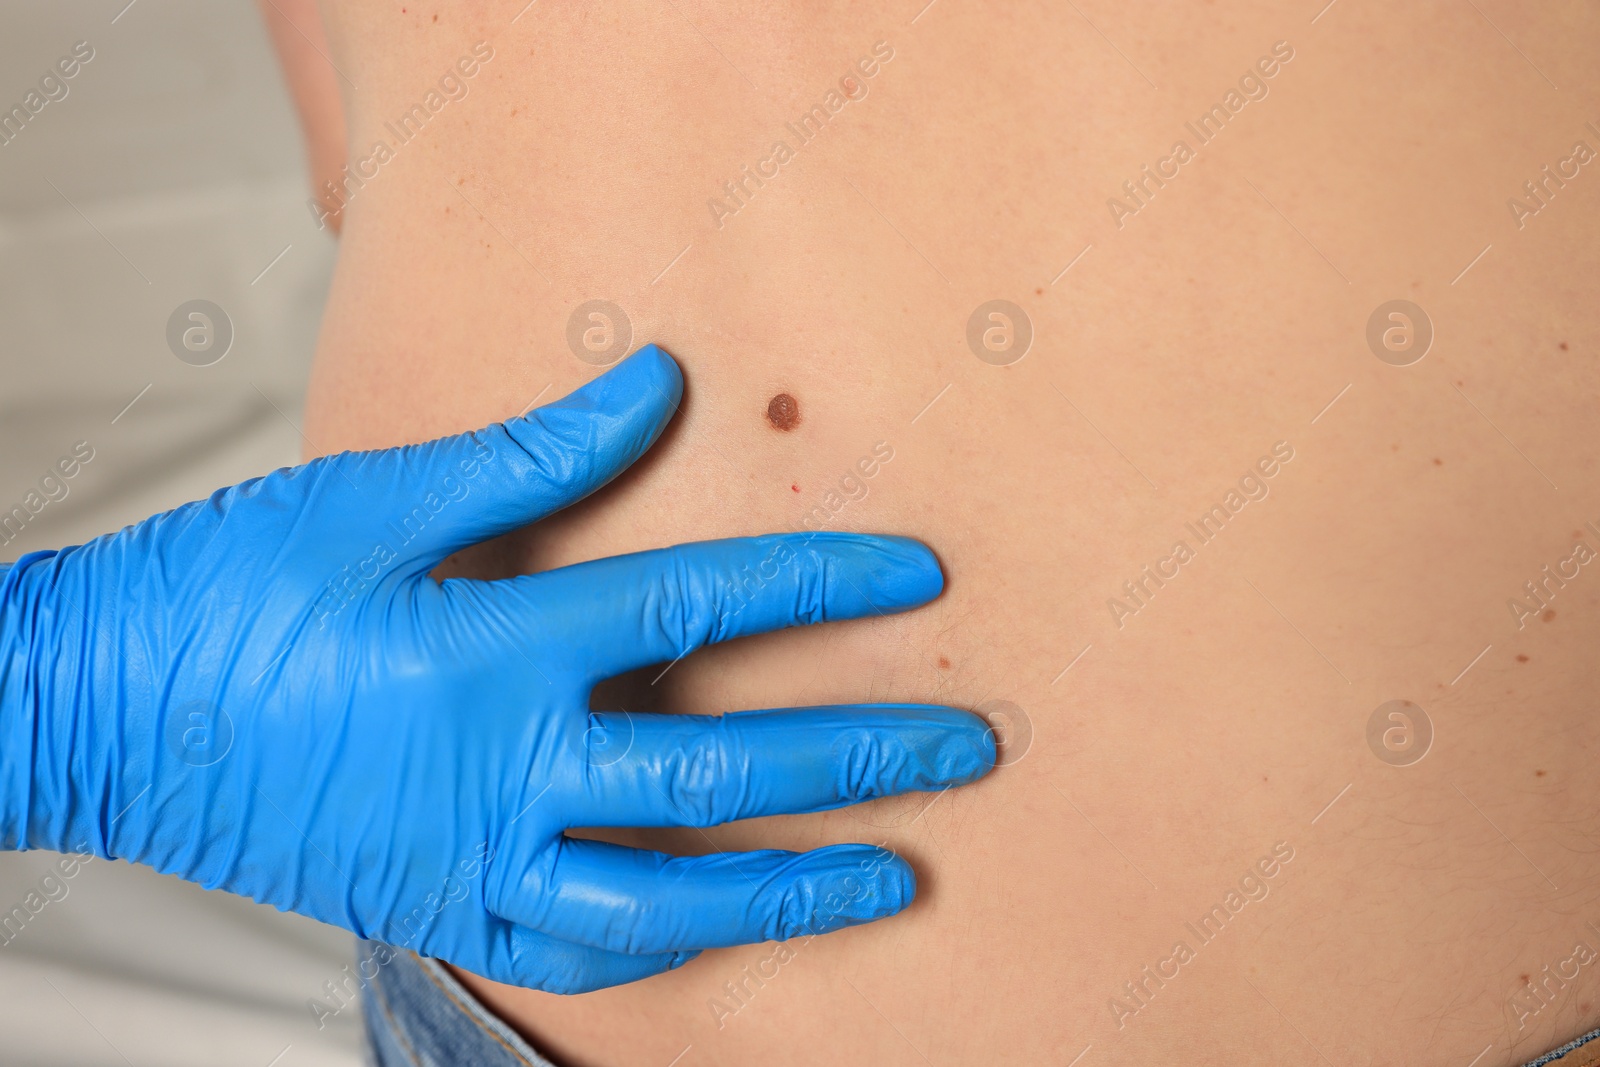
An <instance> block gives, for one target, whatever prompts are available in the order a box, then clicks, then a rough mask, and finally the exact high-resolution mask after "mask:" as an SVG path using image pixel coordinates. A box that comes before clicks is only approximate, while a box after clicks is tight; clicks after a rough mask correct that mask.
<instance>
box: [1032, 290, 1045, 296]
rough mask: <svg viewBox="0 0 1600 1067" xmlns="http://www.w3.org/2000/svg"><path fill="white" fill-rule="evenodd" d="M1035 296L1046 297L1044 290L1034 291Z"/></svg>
mask: <svg viewBox="0 0 1600 1067" xmlns="http://www.w3.org/2000/svg"><path fill="white" fill-rule="evenodd" d="M1033 295H1034V296H1043V295H1044V290H1043V289H1035V290H1034V291H1033Z"/></svg>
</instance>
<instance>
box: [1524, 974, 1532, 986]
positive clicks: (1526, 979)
mask: <svg viewBox="0 0 1600 1067" xmlns="http://www.w3.org/2000/svg"><path fill="white" fill-rule="evenodd" d="M1530 980H1531V979H1529V977H1528V976H1527V975H1522V981H1523V984H1524V985H1526V984H1527V983H1528V982H1529V981H1530Z"/></svg>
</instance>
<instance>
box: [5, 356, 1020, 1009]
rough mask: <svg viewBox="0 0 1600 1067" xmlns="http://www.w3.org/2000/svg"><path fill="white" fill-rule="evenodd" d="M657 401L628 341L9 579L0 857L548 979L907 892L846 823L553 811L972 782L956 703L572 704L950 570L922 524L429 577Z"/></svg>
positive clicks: (658, 387)
mask: <svg viewBox="0 0 1600 1067" xmlns="http://www.w3.org/2000/svg"><path fill="white" fill-rule="evenodd" d="M681 392H682V379H681V377H680V375H679V372H678V369H677V366H676V364H675V363H673V361H672V360H671V358H670V357H668V356H667V355H666V354H665V353H663V352H661V351H660V350H658V349H655V348H654V347H650V348H646V349H644V350H642V351H641V352H639V353H637V354H636V355H634V356H633V357H631V358H630V359H628V360H627V361H625V362H624V363H622V364H620V365H619V366H618V367H616V368H615V369H613V370H612V371H611V372H610V373H608V374H606V375H604V376H603V377H601V378H599V379H597V380H595V381H594V382H592V383H590V384H589V385H587V386H585V387H584V388H582V389H580V390H578V391H577V392H575V393H573V394H572V395H571V396H569V397H567V398H566V399H564V400H561V401H559V402H557V403H554V404H551V405H549V406H547V407H544V408H540V409H538V410H537V411H534V412H532V413H531V414H529V415H527V416H525V417H522V418H516V419H511V420H508V421H507V422H505V423H502V424H499V425H495V426H491V427H489V428H488V429H486V430H483V431H480V432H476V433H468V434H461V435H459V436H456V437H447V438H442V439H440V440H437V441H432V442H429V443H427V444H423V445H416V446H411V447H405V448H394V449H386V450H381V451H374V452H364V453H345V454H342V455H338V456H332V457H327V458H324V459H319V460H315V461H313V462H311V463H307V464H305V465H303V466H300V467H294V468H285V469H282V470H279V471H276V472H274V473H272V474H269V475H267V476H266V477H264V478H258V479H255V480H253V481H249V482H245V483H243V484H241V485H238V486H234V487H233V488H230V489H224V490H220V491H219V492H217V493H215V494H214V495H213V496H212V497H211V498H210V499H208V500H205V501H200V502H196V503H193V504H188V505H185V506H184V507H181V508H178V509H177V510H175V511H171V512H168V513H167V514H164V515H158V516H155V517H154V518H151V519H148V520H146V521H145V522H142V523H139V524H138V525H136V526H130V527H128V528H126V529H124V530H122V531H121V532H120V533H116V534H112V535H108V536H105V537H100V538H97V539H95V540H93V541H91V542H89V543H88V544H86V545H83V546H81V547H77V548H68V549H63V550H62V551H60V552H53V553H52V552H44V553H34V554H31V555H29V556H25V557H23V559H21V560H20V561H18V562H17V563H16V564H15V566H13V567H12V568H10V569H9V571H4V570H0V574H3V578H0V790H3V792H0V847H4V848H11V849H22V848H48V849H55V850H59V851H67V850H69V849H71V850H77V851H85V850H88V849H92V850H93V851H94V852H95V853H96V854H98V855H102V856H112V857H120V858H124V859H128V860H132V861H134V862H138V863H144V864H148V865H150V866H152V867H155V868H156V869H158V870H161V871H165V872H169V873H173V874H177V875H179V876H180V877H183V878H186V879H189V880H190V881H194V882H198V883H200V884H201V885H203V886H205V887H207V888H220V889H227V890H229V891H232V892H235V893H240V894H243V895H245V896H249V897H252V898H254V899H256V900H259V901H264V902H267V903H270V904H274V905H276V906H277V907H279V908H281V909H284V910H289V911H296V912H300V913H302V914H305V915H310V916H313V917H315V918H317V919H321V920H323V921H324V922H329V923H335V924H337V925H340V926H343V927H346V928H348V929H350V930H352V931H354V932H355V933H356V934H358V935H360V936H362V937H367V938H372V939H375V940H379V941H386V942H388V943H390V944H395V945H402V946H405V947H407V948H410V949H414V950H415V951H417V952H418V953H420V954H422V955H425V956H433V957H438V958H441V959H444V960H447V961H449V962H452V963H454V964H457V965H458V966H461V967H463V968H465V969H467V970H470V971H474V972H476V973H478V974H481V975H484V976H486V977H489V978H492V979H496V980H499V981H503V982H510V983H515V984H517V985H522V986H531V987H535V988H539V989H545V990H552V991H559V992H577V991H583V990H590V989H595V988H598V987H602V986H607V985H614V984H617V983H621V982H628V981H632V980H634V979H638V978H643V977H645V976H647V975H650V974H653V973H656V972H659V971H663V970H668V969H670V968H673V967H677V966H679V965H680V964H682V963H683V962H684V961H685V960H687V959H689V958H691V957H692V956H694V955H695V954H696V950H699V949H703V948H710V947H716V946H725V945H732V944H738V943H744V942H754V941H762V940H767V939H783V938H788V937H791V936H794V935H797V934H803V933H815V932H821V931H823V930H827V929H832V928H835V927H839V926H846V925H851V924H855V923H860V922H866V921H870V920H873V919H877V918H881V917H883V916H886V915H889V914H892V913H894V912H896V911H898V910H900V909H901V908H903V907H905V906H906V905H907V904H908V903H909V902H910V900H911V898H912V895H913V893H914V890H915V882H914V879H913V876H912V872H911V869H910V868H909V866H907V865H906V864H905V862H904V861H903V860H900V859H899V858H898V857H895V856H893V855H891V854H888V853H885V852H883V851H881V850H878V849H874V848H869V847H867V846H864V845H838V846H834V847H829V848H821V849H817V850H816V851H813V852H807V853H788V852H776V851H764V852H750V853H742V854H733V855H729V854H719V855H712V856H705V857H700V858H678V857H673V856H667V855H662V854H658V853H651V852H644V851H636V850H633V849H626V848H621V847H617V846H613V845H608V844H601V843H598V842H593V841H584V840H578V839H575V838H569V837H567V836H565V835H564V833H563V831H565V830H566V829H568V828H570V827H581V826H591V827H603V826H669V825H672V826H709V825H712V824H716V823H721V822H727V821H731V820H734V819H744V818H751V817H754V816H761V815H773V814H778V813H786V812H806V811H820V810H825V809H828V808H833V807H837V806H840V805H843V804H849V803H854V802H856V801H860V800H865V799H868V798H871V797H878V796H885V795H888V794H892V793H897V792H901V791H905V790H930V789H939V788H944V787H948V786H951V785H958V784H961V783H964V782H967V781H970V780H972V779H974V778H976V777H978V776H980V775H982V774H983V773H985V772H986V771H987V770H988V769H989V767H990V766H991V764H992V762H993V757H994V745H993V740H992V738H991V737H990V735H989V732H988V727H987V726H986V724H985V723H984V722H983V721H982V720H981V719H979V718H977V717H976V716H974V715H971V714H968V713H966V712H962V711H957V710H954V709H949V708H938V707H924V706H906V705H899V706H886V705H860V706H846V707H834V708H816V709H789V710H780V711H763V712H744V713H740V714H733V715H727V716H723V717H707V716H697V715H684V716H678V715H644V714H633V715H629V714H625V713H620V712H617V713H604V712H601V713H591V712H590V711H589V696H590V690H591V689H592V687H593V686H594V685H595V684H596V683H597V682H598V681H600V680H601V679H604V678H606V677H608V676H612V675H616V674H619V673H621V672H624V671H628V670H630V669H633V668H636V667H641V666H645V665H648V664H652V663H665V662H667V661H671V660H674V659H676V658H678V657H681V656H683V655H686V654H688V653H689V652H691V651H693V650H694V649H696V648H698V647H700V646H702V645H704V644H707V643H708V642H713V641H724V640H728V639H730V638H734V637H738V636H740V635H742V634H752V633H758V632H761V631H765V630H772V629H776V628H779V627H784V626H791V625H795V624H799V623H813V622H825V621H828V620H832V619H844V618H852V617H856V616H864V615H871V614H875V613H878V612H890V611H901V610H905V609H907V608H910V607H913V606H915V605H918V604H921V603H923V602H925V601H927V600H929V599H930V598H932V597H934V596H935V595H937V594H938V592H939V590H940V588H941V586H942V577H941V574H940V571H939V567H938V564H937V563H936V562H935V561H934V558H933V556H932V555H931V554H930V553H929V552H928V550H927V549H926V548H924V547H923V546H921V545H920V544H918V543H916V542H914V541H909V540H905V539H900V538H882V537H865V536H854V535H845V534H821V535H813V534H794V535H782V536H771V537H756V538H746V539H740V540H728V541H713V542H706V543H701V544H689V545H679V546H676V547H673V548H666V549H661V550H658V551H652V552H642V553H639V554H636V555H631V556H620V557H612V558H608V559H601V560H597V561H595V562H592V563H584V564H579V565H577V566H572V567H566V568H562V569H560V570H556V571H551V572H547V573H544V574H538V575H533V576H528V577H519V578H512V579H507V580H504V581H494V582H486V581H473V580H467V579H448V580H445V581H442V582H440V581H436V580H435V579H433V578H432V577H430V571H432V570H433V569H434V567H435V566H436V565H437V564H438V563H439V562H440V561H441V560H442V559H444V558H445V557H446V556H447V555H449V554H450V553H453V552H456V551H458V550H460V549H462V548H465V547H466V546H468V545H471V544H474V543H476V542H478V541H482V540H484V539H487V538H491V537H494V536H496V535H499V534H502V533H505V532H507V531H509V530H512V529H515V528H517V527H521V526H524V525H527V524H528V523H532V522H536V521H538V520H539V519H541V518H543V517H544V516H546V515H548V514H550V513H551V512H553V511H555V510H557V509H559V508H561V507H564V506H566V505H568V504H570V503H572V502H574V501H576V500H578V499H580V498H582V497H584V496H586V495H588V494H589V493H591V492H593V491H594V490H596V489H598V488H600V487H601V486H602V485H604V484H605V483H606V482H608V481H609V480H610V479H611V478H613V477H614V476H616V475H617V474H618V473H619V472H620V471H622V470H623V469H625V468H626V467H627V466H628V465H629V464H631V463H632V462H633V461H634V460H635V459H637V458H638V457H639V456H640V455H641V454H642V453H643V452H644V451H645V450H646V449H647V448H649V447H650V445H651V444H652V443H653V442H654V441H655V439H656V438H657V436H658V435H659V434H660V432H661V430H662V428H663V427H664V425H665V424H666V422H667V420H668V419H669V418H670V417H671V416H672V414H673V412H674V411H675V410H676V407H677V403H678V399H679V397H680V395H681Z"/></svg>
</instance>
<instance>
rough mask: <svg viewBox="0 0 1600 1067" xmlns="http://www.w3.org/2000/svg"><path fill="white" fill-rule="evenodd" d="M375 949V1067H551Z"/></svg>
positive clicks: (448, 987)
mask: <svg viewBox="0 0 1600 1067" xmlns="http://www.w3.org/2000/svg"><path fill="white" fill-rule="evenodd" d="M373 949H374V945H373V943H372V942H370V941H368V942H362V944H361V959H362V962H363V964H365V968H364V969H363V973H365V970H366V969H370V968H371V967H372V964H370V963H367V961H368V960H370V959H373V956H372V953H373ZM380 952H381V954H380V955H379V956H378V957H377V959H378V960H379V961H381V960H383V959H385V958H387V959H388V962H387V963H383V964H382V965H381V966H378V967H377V977H375V978H374V979H373V980H372V981H371V982H370V983H368V985H367V987H366V991H365V993H364V994H363V995H364V997H365V1001H366V1002H365V1005H364V1008H365V1015H366V1024H367V1038H368V1040H369V1041H370V1042H371V1044H372V1051H373V1056H374V1059H375V1060H376V1061H377V1064H378V1067H456V1065H458V1064H461V1065H467V1064H470V1065H471V1067H554V1065H553V1064H551V1063H550V1061H549V1060H547V1059H545V1058H544V1057H543V1056H541V1055H539V1053H537V1052H536V1051H534V1049H533V1047H532V1046H530V1045H529V1044H528V1043H527V1042H526V1041H524V1040H522V1038H520V1037H518V1036H517V1035H516V1034H515V1033H513V1032H512V1031H511V1029H510V1027H508V1026H506V1024H505V1023H503V1022H501V1021H500V1020H499V1019H497V1018H495V1017H494V1016H493V1015H491V1014H490V1013H489V1010H488V1009H487V1008H485V1007H484V1006H483V1005H482V1004H479V1003H478V1002H477V1001H476V1000H474V999H473V997H472V994H471V993H468V992H467V991H466V989H465V988H464V987H463V986H462V985H461V983H460V982H458V981H456V980H455V978H453V977H452V976H451V974H450V972H449V971H447V970H445V969H444V968H443V967H441V966H440V965H439V964H438V963H436V962H435V961H433V960H424V959H419V958H418V957H417V956H415V955H413V954H412V953H410V952H405V951H403V950H401V949H389V948H387V947H384V948H382V949H381V950H380ZM1595 1041H1600V1030H1591V1031H1589V1032H1588V1033H1587V1034H1584V1035H1583V1036H1582V1037H1577V1038H1574V1039H1573V1040H1571V1041H1569V1042H1567V1043H1566V1044H1565V1045H1562V1046H1561V1047H1560V1048H1557V1049H1552V1050H1551V1051H1549V1052H1546V1053H1545V1054H1544V1055H1543V1056H1540V1057H1539V1058H1538V1059H1535V1060H1530V1061H1528V1063H1526V1064H1525V1065H1524V1067H1549V1065H1553V1067H1565V1065H1566V1064H1567V1063H1568V1062H1575V1063H1582V1064H1587V1063H1589V1062H1591V1061H1590V1060H1589V1059H1588V1057H1587V1055H1586V1054H1587V1053H1591V1052H1593V1051H1594V1049H1595V1048H1596V1047H1600V1046H1595V1045H1590V1042H1595ZM1585 1046H1589V1047H1587V1048H1586V1047H1585ZM1580 1049H1581V1050H1582V1051H1581V1052H1580V1051H1579V1050H1580ZM1569 1056H1570V1057H1571V1060H1568V1059H1567V1057H1569Z"/></svg>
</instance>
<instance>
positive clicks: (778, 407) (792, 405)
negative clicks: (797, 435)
mask: <svg viewBox="0 0 1600 1067" xmlns="http://www.w3.org/2000/svg"><path fill="white" fill-rule="evenodd" d="M767 421H768V422H770V423H772V425H773V427H774V428H775V429H779V430H785V431H787V430H792V429H794V428H795V427H796V426H798V425H800V401H798V400H796V399H795V398H794V397H792V396H790V395H789V394H788V393H779V394H778V395H777V396H775V397H773V398H772V399H771V400H769V401H767Z"/></svg>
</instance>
